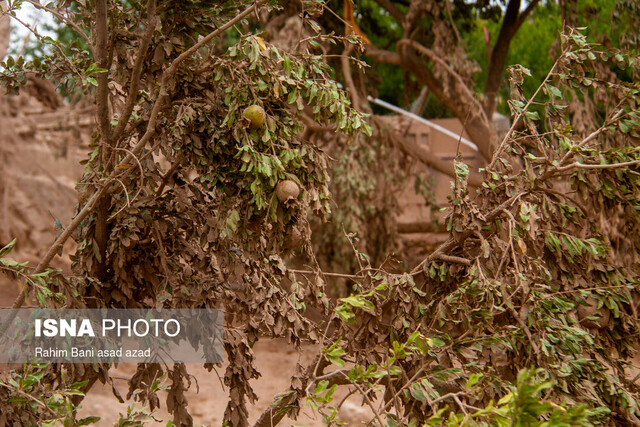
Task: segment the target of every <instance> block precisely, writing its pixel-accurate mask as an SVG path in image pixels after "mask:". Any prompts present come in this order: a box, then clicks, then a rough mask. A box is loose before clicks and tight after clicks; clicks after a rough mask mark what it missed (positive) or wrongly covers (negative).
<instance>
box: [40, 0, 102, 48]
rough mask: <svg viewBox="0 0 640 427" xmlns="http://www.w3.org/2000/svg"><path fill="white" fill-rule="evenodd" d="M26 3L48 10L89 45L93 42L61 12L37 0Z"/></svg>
mask: <svg viewBox="0 0 640 427" xmlns="http://www.w3.org/2000/svg"><path fill="white" fill-rule="evenodd" d="M27 3H30V4H31V5H32V6H33V7H35V8H36V9H40V10H43V11H45V12H49V13H50V14H52V15H53V16H55V17H56V18H58V19H59V20H60V21H61V22H63V23H64V24H65V25H68V26H69V27H71V28H72V29H73V30H74V31H75V32H76V33H77V34H78V35H79V36H80V37H82V38H83V39H84V40H85V41H86V42H87V44H88V45H89V46H91V45H92V44H93V43H91V39H89V37H88V36H87V35H86V34H85V32H84V31H82V29H81V28H80V27H78V25H77V24H76V23H75V22H73V20H71V19H69V18H67V17H66V16H64V15H62V14H61V13H59V12H57V11H55V10H53V9H49V8H48V7H46V6H43V5H41V4H40V2H39V1H36V0H27Z"/></svg>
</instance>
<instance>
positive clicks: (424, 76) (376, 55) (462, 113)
mask: <svg viewBox="0 0 640 427" xmlns="http://www.w3.org/2000/svg"><path fill="white" fill-rule="evenodd" d="M366 49H367V51H366V52H367V55H368V56H369V57H371V58H373V59H375V60H376V61H380V62H384V63H386V64H393V65H399V66H400V67H402V68H404V69H405V70H407V71H409V72H410V73H412V74H414V75H415V76H416V78H417V79H418V81H419V82H420V83H422V84H424V85H426V86H427V87H428V88H429V90H430V91H431V93H433V95H434V96H435V97H436V98H438V99H439V100H440V101H441V102H442V103H443V104H444V105H445V106H446V107H447V108H449V109H450V110H451V111H452V112H453V113H454V114H455V115H456V116H457V117H467V120H466V122H465V123H464V128H465V130H466V131H467V134H468V135H469V137H470V138H471V140H472V141H473V142H474V143H475V144H476V145H477V146H478V150H479V151H480V154H482V156H483V157H484V158H485V159H490V158H491V153H492V144H493V140H494V139H495V132H494V131H493V128H492V127H491V123H490V120H489V118H488V117H487V116H486V115H485V114H483V111H482V108H481V107H480V106H479V104H478V101H477V99H475V97H474V96H473V94H471V96H472V99H470V98H469V93H470V92H467V93H461V92H460V91H457V90H456V88H455V87H450V88H449V90H445V89H444V87H443V86H442V81H441V80H440V79H438V78H437V77H436V76H435V75H434V73H433V71H431V69H429V67H428V66H427V65H426V64H425V63H424V62H423V61H422V59H421V58H420V57H419V56H417V55H416V54H415V53H414V52H413V49H412V48H410V47H409V46H407V48H405V49H402V53H399V52H390V51H386V50H382V49H379V48H377V47H376V46H373V45H367V47H366ZM472 110H473V111H472ZM469 113H471V114H469Z"/></svg>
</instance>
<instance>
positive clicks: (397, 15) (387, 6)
mask: <svg viewBox="0 0 640 427" xmlns="http://www.w3.org/2000/svg"><path fill="white" fill-rule="evenodd" d="M374 1H375V2H376V3H378V5H379V6H380V7H382V8H383V9H384V10H386V11H387V12H389V15H391V16H392V17H393V19H395V20H396V21H398V23H400V24H401V25H402V23H403V22H404V18H405V16H404V13H402V12H400V9H398V8H397V7H396V5H395V4H393V3H391V2H390V1H389V0H374Z"/></svg>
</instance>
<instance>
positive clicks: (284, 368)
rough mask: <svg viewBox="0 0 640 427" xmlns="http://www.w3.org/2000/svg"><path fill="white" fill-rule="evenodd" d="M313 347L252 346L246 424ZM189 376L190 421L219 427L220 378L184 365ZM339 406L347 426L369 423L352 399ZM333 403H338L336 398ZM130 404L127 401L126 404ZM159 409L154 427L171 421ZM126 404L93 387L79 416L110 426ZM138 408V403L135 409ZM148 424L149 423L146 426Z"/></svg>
mask: <svg viewBox="0 0 640 427" xmlns="http://www.w3.org/2000/svg"><path fill="white" fill-rule="evenodd" d="M315 349H316V347H315V346H311V345H306V346H304V347H303V351H302V353H298V352H297V351H295V350H294V349H292V348H290V347H289V345H288V344H287V343H286V342H285V341H284V340H264V341H261V342H259V343H258V344H256V346H255V347H254V350H255V353H256V359H257V366H258V370H259V371H260V372H261V373H262V377H261V378H260V379H258V380H256V381H254V382H253V383H252V386H253V388H254V390H255V392H256V394H257V395H258V397H259V401H258V402H257V403H256V405H254V406H252V407H250V408H249V414H250V422H254V421H256V420H257V418H258V417H259V415H260V414H261V413H262V412H263V411H264V410H265V409H266V408H267V407H268V406H269V403H270V401H271V400H272V399H273V397H274V396H275V395H276V394H278V393H280V392H282V391H284V390H286V388H287V386H288V383H289V379H290V377H291V375H292V374H293V370H294V367H295V364H296V363H302V364H307V363H309V362H310V361H311V359H313V356H314V353H315ZM187 370H188V371H189V373H190V374H192V375H194V377H195V379H196V381H197V383H198V387H199V392H197V391H196V390H195V388H196V387H195V386H194V387H192V390H190V391H189V392H188V400H189V408H190V413H191V415H192V416H193V418H194V422H195V425H205V426H219V425H221V424H222V417H223V414H224V410H225V407H226V404H227V393H226V391H225V389H224V388H223V386H222V382H221V379H219V378H218V376H217V375H216V373H215V372H214V371H212V372H207V370H206V369H204V368H203V367H202V366H198V365H193V364H190V365H188V366H187ZM134 372H135V365H132V364H127V365H120V366H119V367H118V368H117V369H114V370H113V375H114V376H115V377H121V378H127V377H130V376H131V375H132V374H133V373H134ZM218 372H219V373H220V375H223V374H224V367H222V368H221V369H219V370H218ZM116 386H117V387H118V389H119V390H120V393H121V394H122V395H123V396H125V395H126V390H127V386H126V382H125V381H124V380H116ZM352 400H353V401H350V402H348V403H347V404H346V405H343V409H342V411H341V416H342V418H343V419H344V420H345V421H347V422H348V423H349V424H350V425H362V424H363V422H366V421H368V420H369V417H368V413H369V412H368V411H365V410H360V411H359V410H358V409H359V408H358V406H359V405H358V402H357V400H356V399H352ZM337 401H338V402H339V401H340V397H338V399H337ZM128 403H129V404H131V402H128ZM161 405H162V408H161V409H160V410H157V411H156V412H155V414H154V416H155V418H156V419H157V420H158V425H164V424H166V422H167V421H168V420H170V419H171V417H170V415H169V414H168V413H167V412H166V405H165V404H164V402H163V401H162V398H161ZM127 406H128V405H127V404H120V403H118V402H117V400H116V399H115V398H114V397H113V394H112V392H111V387H110V386H109V385H107V386H103V385H102V384H97V385H96V386H94V388H93V389H92V390H91V391H90V393H88V395H87V398H86V399H85V401H84V402H83V404H82V409H81V410H80V414H81V415H83V416H86V415H98V416H101V417H102V420H101V421H100V423H99V425H105V426H108V425H113V424H114V422H116V421H117V420H118V416H119V413H123V414H124V413H126V410H127ZM139 406H140V405H139V404H138V407H139ZM150 425H151V423H150ZM280 425H283V426H289V425H305V426H321V425H323V423H322V422H321V418H320V417H319V416H318V415H315V414H313V413H312V411H311V410H310V409H309V408H306V409H305V410H303V411H302V413H301V416H300V417H299V419H298V420H297V421H293V420H291V419H285V420H283V421H282V422H281V423H280Z"/></svg>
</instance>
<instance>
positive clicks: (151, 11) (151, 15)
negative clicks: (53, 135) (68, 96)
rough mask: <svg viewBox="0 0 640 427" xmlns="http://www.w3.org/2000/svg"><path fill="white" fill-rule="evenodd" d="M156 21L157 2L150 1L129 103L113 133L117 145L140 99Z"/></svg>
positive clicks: (121, 113) (130, 82)
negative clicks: (141, 84) (144, 67)
mask: <svg viewBox="0 0 640 427" xmlns="http://www.w3.org/2000/svg"><path fill="white" fill-rule="evenodd" d="M156 21H157V19H156V1H155V0H148V2H147V24H146V31H145V32H144V34H143V35H142V37H141V38H140V48H139V49H138V54H137V56H136V61H135V64H134V66H133V73H131V79H130V81H129V90H128V95H127V101H126V103H125V106H124V108H123V109H122V111H121V112H120V121H119V122H118V126H116V129H115V131H114V132H113V139H114V141H116V144H118V141H119V140H120V138H121V136H122V134H123V133H124V130H125V128H126V126H127V124H128V123H129V117H130V116H131V112H132V111H133V107H134V106H135V104H136V100H137V99H138V85H139V83H140V76H141V74H142V68H143V65H144V59H145V56H146V53H147V50H148V49H149V44H150V43H151V39H152V37H153V32H154V30H155V26H156Z"/></svg>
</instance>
